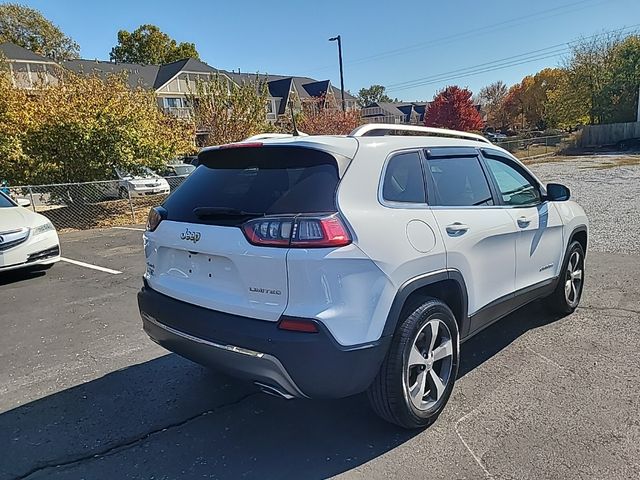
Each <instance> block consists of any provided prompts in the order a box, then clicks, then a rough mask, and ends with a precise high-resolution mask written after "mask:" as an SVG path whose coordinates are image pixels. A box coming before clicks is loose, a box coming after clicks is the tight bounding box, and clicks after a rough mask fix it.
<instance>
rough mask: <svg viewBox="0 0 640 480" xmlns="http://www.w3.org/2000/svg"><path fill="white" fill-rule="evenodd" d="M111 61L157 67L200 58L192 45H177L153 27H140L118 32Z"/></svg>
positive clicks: (183, 43) (185, 43)
mask: <svg viewBox="0 0 640 480" xmlns="http://www.w3.org/2000/svg"><path fill="white" fill-rule="evenodd" d="M110 57H111V60H113V61H116V62H124V63H142V64H145V65H157V64H161V63H171V62H175V61H176V60H181V59H183V58H197V59H199V58H200V55H199V54H198V51H197V50H196V46H195V44H193V43H188V42H181V43H177V42H176V41H175V40H174V39H172V38H171V37H170V36H169V35H167V34H166V33H164V32H162V31H161V30H160V29H159V28H158V27H156V26H155V25H148V24H147V25H140V26H139V27H138V28H137V29H135V30H134V31H133V32H128V31H126V30H120V31H119V32H118V44H117V45H116V46H115V47H113V48H112V49H111V54H110Z"/></svg>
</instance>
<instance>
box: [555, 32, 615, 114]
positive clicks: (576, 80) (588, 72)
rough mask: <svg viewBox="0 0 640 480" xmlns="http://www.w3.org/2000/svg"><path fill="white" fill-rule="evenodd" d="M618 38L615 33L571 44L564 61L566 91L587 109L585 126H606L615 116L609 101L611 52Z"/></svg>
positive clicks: (611, 72) (611, 79) (612, 60)
mask: <svg viewBox="0 0 640 480" xmlns="http://www.w3.org/2000/svg"><path fill="white" fill-rule="evenodd" d="M620 43H621V38H620V36H619V35H617V34H603V35H599V36H597V37H593V38H591V39H590V40H585V41H582V42H578V43H575V44H573V46H572V52H571V55H570V57H569V58H568V60H567V61H566V65H565V70H566V71H567V74H568V76H569V88H571V89H573V94H572V95H575V96H577V97H578V98H580V99H581V102H582V103H584V105H585V106H586V108H587V112H588V116H589V123H590V124H595V123H608V122H610V121H611V120H612V118H613V117H614V116H615V109H616V106H615V105H613V104H612V102H611V84H612V82H613V76H614V61H615V52H616V48H617V47H618V45H620Z"/></svg>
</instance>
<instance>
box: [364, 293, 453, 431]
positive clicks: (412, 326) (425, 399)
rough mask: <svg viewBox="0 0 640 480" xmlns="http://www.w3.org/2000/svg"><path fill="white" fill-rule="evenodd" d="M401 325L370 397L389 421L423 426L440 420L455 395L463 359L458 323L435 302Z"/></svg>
mask: <svg viewBox="0 0 640 480" xmlns="http://www.w3.org/2000/svg"><path fill="white" fill-rule="evenodd" d="M401 322H402V323H401V324H400V326H399V327H398V329H397V331H396V333H395V335H394V337H393V340H392V342H391V346H390V348H389V352H388V354H387V357H386V358H385V360H384V362H383V364H382V366H381V367H380V371H379V372H378V375H377V376H376V378H375V379H374V381H373V383H372V384H371V386H370V387H369V390H368V392H367V394H368V397H369V402H370V404H371V406H372V408H373V410H374V411H375V412H376V413H377V414H378V415H379V416H380V417H382V418H383V419H384V420H386V421H388V422H391V423H395V424H396V425H399V426H401V427H404V428H422V427H426V426H428V425H430V424H431V423H433V422H434V421H435V420H436V418H437V417H438V415H440V412H442V410H443V409H444V406H445V405H446V403H447V401H448V400H449V397H450V396H451V391H452V390H453V385H454V383H455V380H456V376H457V374H458V364H459V357H460V342H459V333H458V324H457V323H456V319H455V316H454V315H453V313H452V312H451V309H450V308H449V307H448V306H447V305H446V304H445V303H443V302H441V301H440V300H437V299H434V298H430V299H426V300H425V302H424V303H422V304H421V305H419V306H418V307H417V308H416V309H414V310H413V311H411V312H409V314H408V315H407V316H406V317H405V318H403V319H401Z"/></svg>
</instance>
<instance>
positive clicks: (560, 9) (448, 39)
mask: <svg viewBox="0 0 640 480" xmlns="http://www.w3.org/2000/svg"><path fill="white" fill-rule="evenodd" d="M593 2H597V3H596V5H598V4H600V3H606V0H600V1H597V0H579V1H574V2H572V3H568V4H565V5H559V6H556V7H554V8H550V9H547V10H542V11H540V12H534V13H530V14H527V15H523V16H520V17H514V18H511V19H508V20H504V21H502V22H498V23H494V24H491V25H486V26H484V27H478V28H474V29H471V30H467V31H465V32H459V33H456V34H452V35H447V36H444V37H439V38H435V39H431V40H428V41H425V42H420V43H415V44H412V45H407V46H405V47H401V48H395V49H392V50H387V51H384V52H380V53H377V54H374V55H368V56H365V57H360V58H356V59H354V60H351V61H348V62H345V65H359V64H363V63H368V62H371V61H375V60H378V59H385V58H389V57H393V56H397V55H404V54H407V53H411V52H414V51H416V50H421V49H423V48H425V47H430V46H437V45H443V44H447V43H453V42H454V41H456V40H459V39H467V38H472V37H474V36H477V35H482V34H487V33H492V32H494V31H497V30H501V29H504V28H509V27H515V26H518V25H521V24H523V23H526V21H527V20H530V19H533V18H535V17H541V18H539V20H542V19H546V18H552V17H555V16H559V15H564V14H567V13H571V12H572V11H575V10H577V9H576V8H573V7H577V6H580V5H584V4H589V3H593ZM585 6H586V5H585ZM591 6H593V5H591ZM550 13H551V15H549V14H550ZM496 27H498V28H496ZM333 68H334V66H325V67H319V68H316V69H313V70H309V72H316V71H322V70H329V69H333Z"/></svg>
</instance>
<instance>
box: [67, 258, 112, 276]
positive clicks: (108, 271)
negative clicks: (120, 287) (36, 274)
mask: <svg viewBox="0 0 640 480" xmlns="http://www.w3.org/2000/svg"><path fill="white" fill-rule="evenodd" d="M60 260H62V261H63V262H67V263H72V264H74V265H78V266H80V267H86V268H91V269H93V270H98V271H100V272H105V273H111V274H113V275H118V274H120V273H122V272H120V271H118V270H112V269H110V268H106V267H100V266H98V265H92V264H90V263H84V262H79V261H78V260H71V259H70V258H65V257H60Z"/></svg>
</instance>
